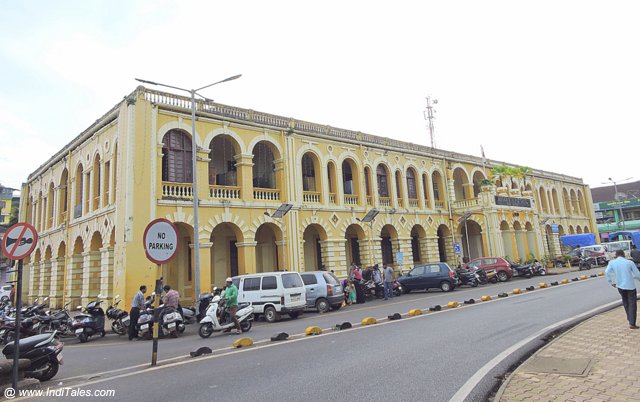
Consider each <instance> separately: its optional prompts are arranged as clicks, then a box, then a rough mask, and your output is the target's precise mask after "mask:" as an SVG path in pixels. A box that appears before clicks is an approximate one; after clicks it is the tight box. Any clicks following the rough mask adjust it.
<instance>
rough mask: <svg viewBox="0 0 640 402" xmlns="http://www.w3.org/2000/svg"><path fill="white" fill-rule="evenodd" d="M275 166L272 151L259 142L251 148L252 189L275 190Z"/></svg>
mask: <svg viewBox="0 0 640 402" xmlns="http://www.w3.org/2000/svg"><path fill="white" fill-rule="evenodd" d="M275 170H276V165H275V158H274V156H273V151H272V150H271V148H270V147H269V145H267V143H265V142H264V141H261V142H259V143H257V144H256V146H255V147H254V148H253V187H256V188H276V173H275Z"/></svg>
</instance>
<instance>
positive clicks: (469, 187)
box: [462, 183, 475, 200]
mask: <svg viewBox="0 0 640 402" xmlns="http://www.w3.org/2000/svg"><path fill="white" fill-rule="evenodd" d="M462 188H463V189H464V198H465V199H467V200H469V199H472V198H475V196H474V194H473V183H466V184H463V185H462Z"/></svg>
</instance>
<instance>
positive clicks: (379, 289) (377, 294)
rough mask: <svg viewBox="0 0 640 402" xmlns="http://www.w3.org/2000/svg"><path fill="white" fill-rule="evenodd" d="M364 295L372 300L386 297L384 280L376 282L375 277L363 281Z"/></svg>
mask: <svg viewBox="0 0 640 402" xmlns="http://www.w3.org/2000/svg"><path fill="white" fill-rule="evenodd" d="M362 289H363V291H364V297H365V298H366V299H367V300H368V301H371V300H373V299H374V298H378V299H382V298H384V284H383V283H382V282H377V283H376V282H374V281H373V279H370V280H368V281H364V282H362Z"/></svg>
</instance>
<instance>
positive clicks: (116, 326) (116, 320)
mask: <svg viewBox="0 0 640 402" xmlns="http://www.w3.org/2000/svg"><path fill="white" fill-rule="evenodd" d="M113 301H114V303H113V305H111V306H109V307H108V308H107V318H108V319H110V320H111V330H112V331H113V332H114V333H116V334H118V335H125V334H126V333H127V332H128V331H129V313H127V312H126V311H124V310H123V309H120V308H118V304H120V302H121V301H122V300H120V295H116V296H115V297H114V298H113Z"/></svg>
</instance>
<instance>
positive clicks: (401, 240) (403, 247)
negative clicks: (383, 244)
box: [391, 237, 413, 272]
mask: <svg viewBox="0 0 640 402" xmlns="http://www.w3.org/2000/svg"><path fill="white" fill-rule="evenodd" d="M395 242H396V247H392V248H393V249H394V250H393V252H394V254H395V253H396V252H401V253H402V254H403V260H404V262H403V263H402V264H399V263H398V261H395V255H394V256H393V257H394V262H395V264H394V265H395V270H397V271H404V272H407V271H408V270H409V269H411V268H412V267H413V250H412V249H411V237H398V238H397V239H395ZM393 243H394V241H393V239H392V240H391V244H393Z"/></svg>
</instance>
